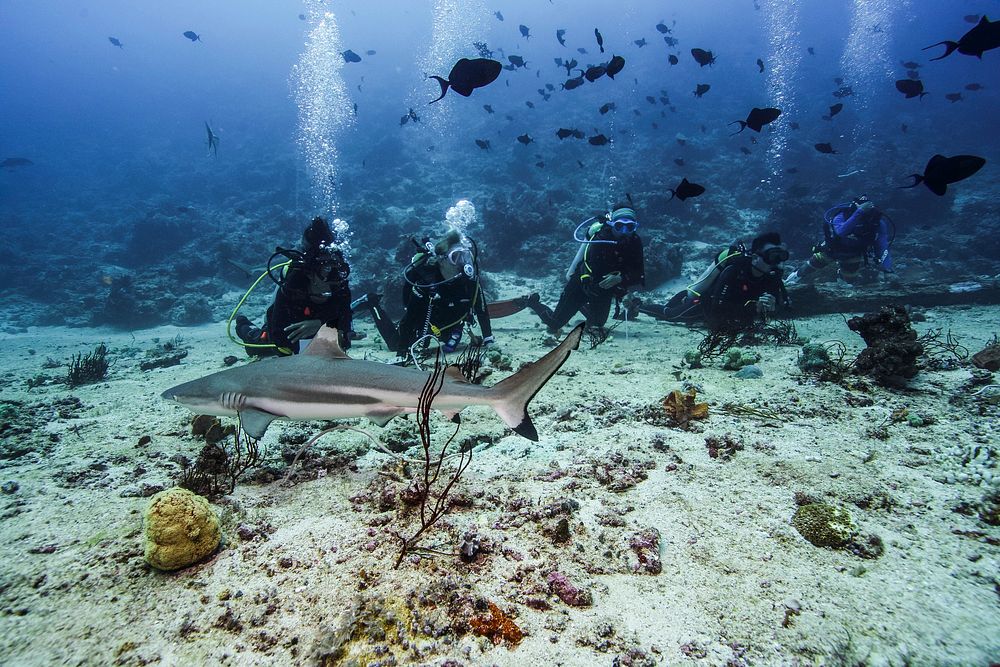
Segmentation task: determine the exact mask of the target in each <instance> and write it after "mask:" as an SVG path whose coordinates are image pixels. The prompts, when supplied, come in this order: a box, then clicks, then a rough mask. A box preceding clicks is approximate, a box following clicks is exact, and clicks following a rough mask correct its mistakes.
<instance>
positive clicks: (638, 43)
mask: <svg viewBox="0 0 1000 667" xmlns="http://www.w3.org/2000/svg"><path fill="white" fill-rule="evenodd" d="M632 43H633V44H635V45H636V46H638V47H639V48H640V49H641V48H642V47H644V46H646V38H645V37H643V38H642V39H635V40H632Z"/></svg>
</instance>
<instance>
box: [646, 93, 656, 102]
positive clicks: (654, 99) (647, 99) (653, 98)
mask: <svg viewBox="0 0 1000 667" xmlns="http://www.w3.org/2000/svg"><path fill="white" fill-rule="evenodd" d="M646 101H647V102H649V103H650V104H656V98H655V97H653V96H652V95H646Z"/></svg>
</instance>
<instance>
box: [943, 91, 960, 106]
mask: <svg viewBox="0 0 1000 667" xmlns="http://www.w3.org/2000/svg"><path fill="white" fill-rule="evenodd" d="M944 99H946V100H948V101H949V102H951V103H952V104H954V103H955V102H960V101H961V100H962V93H948V94H947V95H945V96H944Z"/></svg>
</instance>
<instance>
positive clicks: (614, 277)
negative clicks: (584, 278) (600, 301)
mask: <svg viewBox="0 0 1000 667" xmlns="http://www.w3.org/2000/svg"><path fill="white" fill-rule="evenodd" d="M621 282H622V274H621V273H619V272H617V271H615V272H614V273H609V274H608V275H606V276H604V278H603V279H602V280H601V282H599V283H597V286H598V287H600V288H601V289H611V288H612V287H617V286H618V285H620V284H621Z"/></svg>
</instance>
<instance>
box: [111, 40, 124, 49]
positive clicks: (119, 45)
mask: <svg viewBox="0 0 1000 667" xmlns="http://www.w3.org/2000/svg"><path fill="white" fill-rule="evenodd" d="M108 41H109V42H111V43H112V44H114V45H115V46H117V47H118V48H119V49H124V48H125V47H124V46H122V43H121V41H120V40H119V39H118V38H117V37H108Z"/></svg>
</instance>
